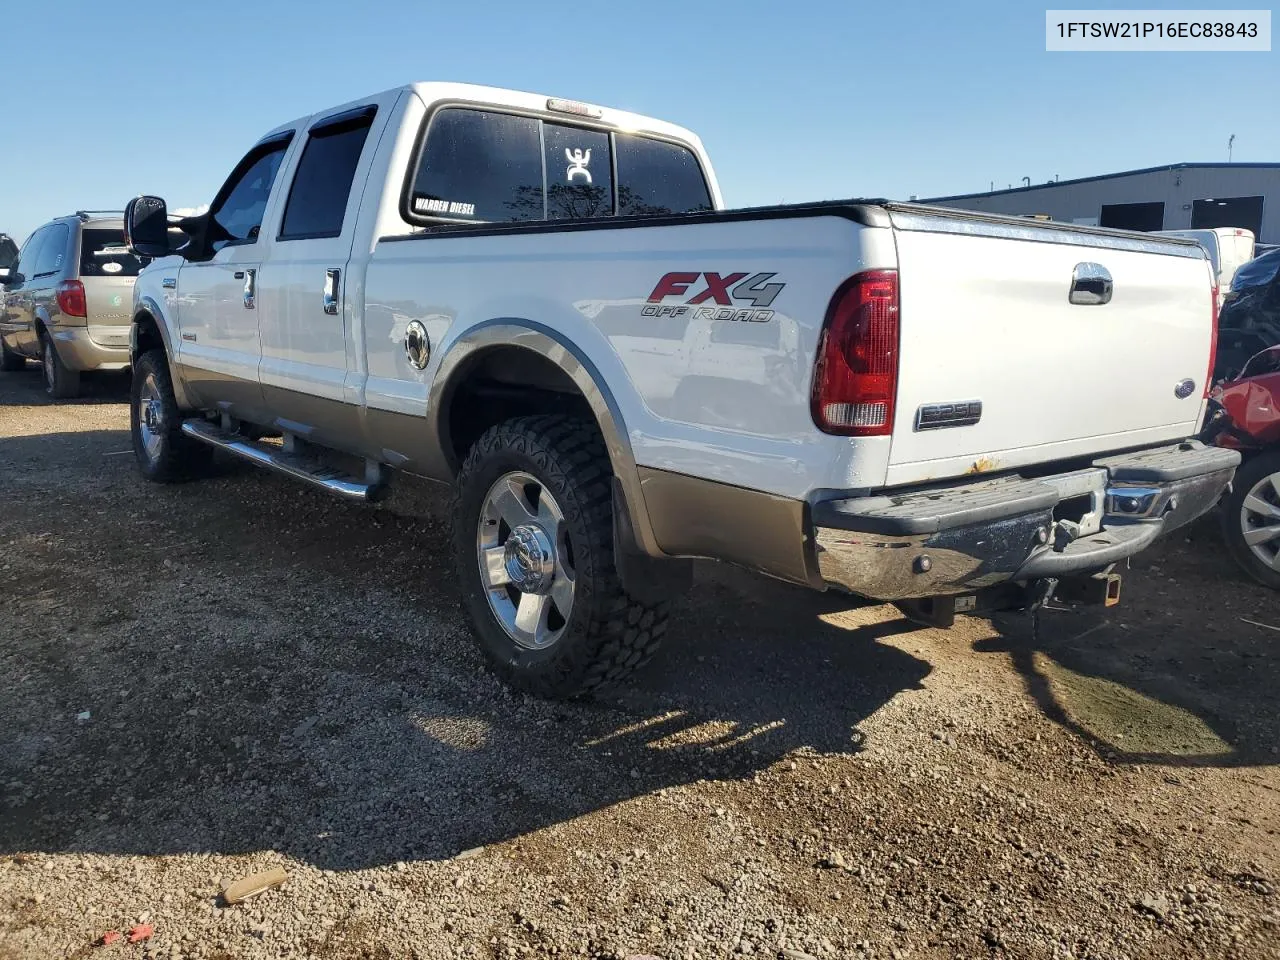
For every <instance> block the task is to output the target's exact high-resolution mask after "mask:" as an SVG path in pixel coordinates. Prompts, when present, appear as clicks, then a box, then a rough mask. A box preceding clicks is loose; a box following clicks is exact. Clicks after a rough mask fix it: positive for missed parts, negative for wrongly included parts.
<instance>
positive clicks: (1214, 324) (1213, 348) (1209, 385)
mask: <svg viewBox="0 0 1280 960" xmlns="http://www.w3.org/2000/svg"><path fill="white" fill-rule="evenodd" d="M1209 312H1210V314H1211V315H1212V320H1211V322H1210V324H1209V329H1210V330H1211V331H1212V332H1211V333H1210V334H1209V372H1208V373H1207V374H1205V378H1204V395H1205V396H1206V397H1208V396H1209V391H1210V390H1212V389H1213V368H1214V367H1216V366H1217V365H1218V285H1217V284H1216V283H1215V284H1214V285H1213V294H1212V295H1211V296H1210V298H1209Z"/></svg>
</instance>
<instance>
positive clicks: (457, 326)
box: [128, 83, 1239, 696]
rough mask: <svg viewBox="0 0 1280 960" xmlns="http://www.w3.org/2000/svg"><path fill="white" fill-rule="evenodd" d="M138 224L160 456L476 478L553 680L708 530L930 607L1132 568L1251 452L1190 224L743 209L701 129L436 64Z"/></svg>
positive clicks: (147, 411)
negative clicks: (1212, 421)
mask: <svg viewBox="0 0 1280 960" xmlns="http://www.w3.org/2000/svg"><path fill="white" fill-rule="evenodd" d="M128 221H129V230H130V237H131V243H132V244H133V247H134V249H135V250H136V251H137V252H139V253H141V254H145V255H147V256H155V257H159V258H160V259H157V260H156V261H155V262H154V263H152V265H151V266H150V267H148V268H147V269H146V270H145V271H144V272H143V274H142V276H141V277H140V278H139V280H138V283H137V288H136V298H135V323H134V328H133V329H134V335H133V352H134V356H135V364H134V376H135V382H134V390H133V438H134V446H135V449H136V451H137V456H138V461H139V464H140V466H141V469H142V472H143V474H144V475H145V476H146V477H147V478H149V479H152V480H169V479H173V478H175V477H177V476H180V475H184V474H189V473H191V472H192V471H194V470H196V469H198V467H199V465H200V463H201V460H202V455H203V454H207V453H208V452H209V451H210V450H211V449H212V448H220V449H222V450H225V451H230V452H231V453H234V454H237V455H239V456H242V457H246V458H248V459H250V460H253V461H255V462H257V463H259V464H262V465H263V466H266V467H270V468H273V469H276V470H279V471H281V472H283V473H286V474H288V475H291V476H293V477H295V478H298V479H300V480H303V481H306V482H310V483H312V484H315V485H318V486H320V487H323V488H325V489H327V490H330V491H332V492H334V493H337V494H339V495H342V496H347V497H352V498H357V499H373V498H376V497H377V495H378V494H379V493H380V492H381V491H382V490H383V489H385V487H386V484H387V483H388V482H389V481H390V479H391V477H392V476H393V475H394V474H395V473H396V472H399V471H404V472H408V473H413V474H418V475H421V476H425V477H429V478H432V479H435V480H439V481H442V482H445V483H451V484H453V485H454V486H455V489H456V491H457V501H456V507H455V510H454V511H453V523H454V532H453V538H452V539H453V543H452V550H453V551H454V553H455V555H456V558H457V566H458V575H459V577H460V582H461V585H462V592H463V596H464V597H465V600H466V603H467V605H468V609H469V612H470V614H471V618H472V621H473V623H474V628H475V634H476V637H477V639H478V641H479V644H480V646H481V648H482V650H483V651H484V652H485V654H486V655H487V656H488V658H489V660H490V662H491V663H492V665H493V666H494V668H495V669H496V670H497V671H498V672H499V673H500V674H501V675H502V676H503V677H504V678H506V679H507V680H508V681H509V682H511V683H513V684H515V685H516V686H518V687H520V688H522V689H525V690H529V691H533V692H536V693H539V694H543V695H551V696H575V695H580V694H583V693H586V692H588V691H591V690H593V689H595V688H597V687H599V686H600V685H601V684H604V683H607V682H609V681H613V680H615V679H617V678H619V677H621V676H623V675H624V674H626V673H627V672H629V671H630V670H632V669H633V668H634V667H635V666H637V665H638V664H639V663H641V662H643V661H644V660H645V659H646V658H647V657H648V656H649V655H650V654H651V653H652V652H653V650H654V648H655V647H656V645H657V643H658V641H659V640H660V638H661V636H662V634H663V632H664V631H665V627H666V623H665V619H666V610H667V603H666V601H667V599H668V598H669V597H670V595H671V594H672V592H673V591H675V590H677V589H681V588H682V587H683V586H685V585H686V584H687V583H688V582H689V580H690V565H689V561H688V558H693V557H710V558H715V559H719V560H724V561H729V562H733V563H737V564H741V565H744V566H747V567H750V568H753V569H755V570H759V571H762V572H764V573H767V574H770V575H772V576H774V577H779V578H782V579H784V580H789V581H792V582H795V583H799V584H804V585H807V586H810V587H813V588H815V589H826V588H828V587H835V588H838V589H841V590H847V591H851V592H853V593H857V594H860V595H863V596H866V597H871V598H876V599H882V600H890V601H894V602H898V603H900V604H901V605H902V606H903V607H904V609H907V610H908V611H909V612H910V613H911V614H912V615H913V616H915V617H917V618H921V619H924V620H926V621H929V622H934V623H940V624H945V623H949V622H950V619H951V617H952V616H953V615H954V613H955V611H957V610H990V609H1006V608H1013V607H1026V606H1028V605H1034V604H1037V603H1038V602H1040V601H1042V600H1043V599H1044V598H1045V597H1046V596H1048V595H1050V594H1054V593H1055V592H1056V593H1057V595H1058V596H1060V597H1064V598H1074V599H1092V600H1096V601H1098V602H1111V601H1113V600H1114V599H1115V597H1116V591H1117V589H1118V578H1117V577H1116V576H1115V575H1114V574H1111V573H1110V570H1111V567H1112V565H1114V564H1115V563H1116V562H1118V561H1120V560H1123V559H1124V558H1126V557H1129V556H1131V555H1133V554H1134V553H1136V552H1138V551H1139V550H1141V549H1143V548H1144V547H1146V546H1147V545H1148V544H1150V543H1151V542H1152V541H1153V540H1154V539H1155V538H1156V537H1158V536H1160V535H1161V534H1163V533H1167V532H1168V531H1169V530H1171V529H1173V528H1175V527H1178V526H1180V525H1182V524H1184V523H1186V522H1188V521H1189V520H1191V519H1193V518H1195V517H1197V516H1199V515H1200V514H1201V513H1203V512H1204V511H1206V510H1207V509H1208V508H1209V507H1210V506H1211V505H1212V504H1213V503H1214V502H1215V501H1216V500H1217V499H1218V497H1219V496H1220V494H1221V493H1222V492H1223V490H1224V489H1225V488H1226V486H1227V484H1228V482H1229V480H1230V478H1231V475H1232V472H1233V469H1234V467H1235V465H1236V463H1237V462H1238V459H1239V458H1238V455H1237V454H1236V453H1234V452H1232V451H1228V450H1219V449H1215V448H1206V447H1204V446H1203V445H1201V444H1199V443H1196V442H1194V441H1192V440H1189V439H1188V438H1189V437H1191V436H1192V435H1193V434H1195V432H1196V430H1197V426H1198V424H1199V423H1200V421H1201V416H1202V412H1203V410H1204V406H1205V388H1206V378H1207V375H1208V372H1209V369H1210V366H1211V356H1210V355H1211V353H1212V349H1213V343H1214V322H1215V315H1216V314H1215V310H1214V305H1213V303H1212V300H1211V297H1210V292H1211V290H1212V287H1213V280H1212V277H1211V275H1210V268H1209V264H1208V261H1207V260H1206V259H1205V254H1204V252H1203V250H1202V249H1201V248H1200V247H1199V246H1198V245H1196V244H1195V243H1192V242H1190V241H1184V240H1176V239H1169V238H1157V237H1150V236H1146V235H1141V234H1128V233H1120V232H1116V231H1110V230H1103V229H1098V228H1087V227H1078V226H1068V225H1064V224H1057V223H1042V222H1034V221H1027V220H1023V219H1018V218H1008V217H999V216H987V215H983V214H975V213H969V212H965V211H958V210H950V209H933V208H928V207H922V206H919V205H914V204H901V203H889V202H885V201H847V202H831V203H818V204H809V205H797V206H784V207H771V208H763V209H752V210H725V209H723V206H722V203H721V198H720V192H719V190H718V188H717V186H716V179H715V176H714V174H713V172H712V169H711V164H710V161H709V160H708V158H707V155H706V153H705V151H704V150H703V147H702V144H701V143H700V142H699V140H698V138H697V137H696V136H694V135H693V134H692V133H690V132H689V131H687V130H685V129H683V128H681V127H678V126H674V125H672V124H669V123H664V122H662V121H659V120H653V119H650V118H647V117H641V116H636V115H634V114H629V113H624V112H621V111H617V110H610V109H605V108H602V107H596V106H591V105H587V104H581V103H577V102H571V101H564V100H558V99H555V98H548V97H544V96H537V95H533V94H527V93H516V92H512V91H507V90H497V89H491V88H485V87H473V86H462V85H455V84H439V83H421V84H414V85H411V86H406V87H402V88H399V89H396V90H390V91H387V92H385V93H380V94H376V95H374V96H370V97H366V98H363V99H360V100H357V101H354V102H352V103H348V104H344V105H342V106H338V107H334V108H332V109H329V110H324V111H321V112H319V113H316V114H314V115H312V116H308V117H303V118H300V119H298V120H295V121H293V122H292V123H287V124H284V125H282V126H280V127H278V128H276V129H275V130H273V131H271V132H270V133H268V134H267V135H266V136H265V137H264V138H263V139H262V140H261V141H260V142H259V143H258V144H256V145H255V146H254V147H253V148H252V149H251V150H250V151H249V152H248V154H247V155H246V156H245V158H244V159H243V160H242V161H241V162H240V164H239V165H238V166H237V167H236V169H235V170H234V171H233V172H232V174H231V176H230V177H229V178H228V180H227V182H226V184H225V185H224V186H223V188H222V189H221V190H220V191H219V192H218V194H217V196H216V197H215V198H214V200H213V203H212V204H211V206H210V210H209V212H208V213H207V214H205V215H203V216H198V217H190V218H186V219H183V220H181V221H180V222H175V221H171V220H170V219H169V218H168V216H167V214H166V212H165V205H164V201H162V200H160V199H158V198H155V197H143V198H138V199H136V200H135V201H133V202H132V203H131V204H130V208H129V216H128ZM175 250H176V254H175V255H167V254H170V252H171V251H175ZM273 433H274V434H276V435H278V436H279V437H280V438H281V439H280V441H278V442H277V441H273V440H272V438H271V437H270V434H273ZM440 546H441V547H442V548H443V546H444V545H443V544H442V545H440Z"/></svg>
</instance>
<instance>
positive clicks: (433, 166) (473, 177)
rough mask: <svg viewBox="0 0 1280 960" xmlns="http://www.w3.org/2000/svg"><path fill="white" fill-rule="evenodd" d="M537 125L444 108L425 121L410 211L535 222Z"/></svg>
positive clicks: (538, 208)
mask: <svg viewBox="0 0 1280 960" xmlns="http://www.w3.org/2000/svg"><path fill="white" fill-rule="evenodd" d="M538 127H539V121H537V120H534V119H532V118H531V117H517V116H511V115H509V114H502V113H489V112H487V111H484V110H467V109H459V108H454V107H450V108H446V109H443V110H440V111H438V112H437V113H436V115H435V116H434V117H433V118H432V119H431V126H430V128H429V129H428V130H427V140H426V143H425V144H424V145H423V149H422V157H421V159H420V160H419V162H418V172H417V175H416V176H415V177H414V181H413V193H412V195H411V197H410V199H409V205H410V209H411V210H412V211H413V212H414V213H416V214H418V215H420V216H428V217H448V218H453V219H460V220H490V221H494V220H497V221H511V220H541V219H542V216H543V204H544V196H543V190H542V145H541V136H540V135H539V129H538Z"/></svg>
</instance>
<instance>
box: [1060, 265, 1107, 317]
mask: <svg viewBox="0 0 1280 960" xmlns="http://www.w3.org/2000/svg"><path fill="white" fill-rule="evenodd" d="M1112 286H1113V285H1112V281H1111V273H1110V271H1109V270H1107V268H1106V267H1104V266H1103V265H1102V264H1100V263H1077V264H1076V268H1075V270H1073V271H1071V292H1070V293H1069V294H1068V295H1067V300H1068V301H1069V302H1071V303H1076V304H1080V305H1082V306H1099V305H1101V304H1104V303H1110V302H1111V291H1112Z"/></svg>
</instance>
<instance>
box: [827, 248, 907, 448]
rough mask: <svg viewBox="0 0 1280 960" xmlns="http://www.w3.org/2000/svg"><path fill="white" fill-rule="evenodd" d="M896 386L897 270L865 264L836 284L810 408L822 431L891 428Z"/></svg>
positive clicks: (875, 432)
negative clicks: (865, 267) (876, 268)
mask: <svg viewBox="0 0 1280 960" xmlns="http://www.w3.org/2000/svg"><path fill="white" fill-rule="evenodd" d="M897 392H898V271H896V270H867V271H866V272H864V273H859V274H855V275H854V276H852V277H850V278H849V279H848V280H846V281H845V282H844V283H843V284H841V285H840V289H838V290H837V291H836V293H835V296H834V297H832V298H831V305H830V306H829V307H827V318H826V323H825V325H824V326H823V330H822V337H821V338H820V339H819V341H818V359H817V363H816V366H815V368H814V374H813V395H812V397H811V401H810V408H811V411H812V413H813V422H814V423H815V424H816V425H817V427H818V429H819V430H822V431H823V432H824V433H838V434H841V435H844V436H852V437H875V436H885V435H887V434H890V433H892V432H893V406H894V400H895V398H896V396H897Z"/></svg>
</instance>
